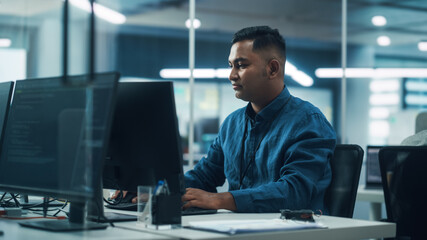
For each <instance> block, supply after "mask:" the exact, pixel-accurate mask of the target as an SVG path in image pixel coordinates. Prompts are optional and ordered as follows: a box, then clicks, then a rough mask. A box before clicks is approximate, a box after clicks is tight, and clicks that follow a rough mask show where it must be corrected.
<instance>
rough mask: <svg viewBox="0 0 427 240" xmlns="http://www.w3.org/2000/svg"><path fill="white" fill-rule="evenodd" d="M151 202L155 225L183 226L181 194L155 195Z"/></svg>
mask: <svg viewBox="0 0 427 240" xmlns="http://www.w3.org/2000/svg"><path fill="white" fill-rule="evenodd" d="M151 201H152V202H151V204H152V205H151V217H152V224H153V225H174V226H180V225H181V194H179V193H171V194H159V195H153V196H152V200H151Z"/></svg>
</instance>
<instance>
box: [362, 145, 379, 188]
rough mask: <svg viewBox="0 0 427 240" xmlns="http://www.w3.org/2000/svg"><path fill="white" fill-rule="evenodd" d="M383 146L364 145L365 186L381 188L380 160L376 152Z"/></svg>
mask: <svg viewBox="0 0 427 240" xmlns="http://www.w3.org/2000/svg"><path fill="white" fill-rule="evenodd" d="M382 147H383V146H372V145H368V146H367V147H366V183H365V187H366V188H372V189H382V183H381V171H380V161H379V159H378V153H379V151H380V149H381V148H382Z"/></svg>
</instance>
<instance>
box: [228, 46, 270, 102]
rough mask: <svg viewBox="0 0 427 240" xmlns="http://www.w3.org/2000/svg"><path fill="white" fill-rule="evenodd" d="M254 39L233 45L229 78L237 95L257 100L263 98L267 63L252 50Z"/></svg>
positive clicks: (229, 58) (229, 61) (240, 97)
mask: <svg viewBox="0 0 427 240" xmlns="http://www.w3.org/2000/svg"><path fill="white" fill-rule="evenodd" d="M252 44H253V41H252V40H245V41H241V42H236V43H235V44H233V46H231V49H230V56H229V57H228V63H229V65H230V67H231V73H230V76H229V80H230V81H231V84H232V86H233V89H234V91H235V93H236V97H237V98H239V99H242V100H244V101H250V102H256V101H257V100H259V99H262V98H263V94H264V91H263V89H265V83H266V81H267V63H266V61H265V59H264V58H262V56H260V55H259V54H257V53H255V52H253V51H252Z"/></svg>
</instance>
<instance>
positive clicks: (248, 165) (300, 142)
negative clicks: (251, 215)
mask: <svg viewBox="0 0 427 240" xmlns="http://www.w3.org/2000/svg"><path fill="white" fill-rule="evenodd" d="M245 128H246V130H245ZM242 143H244V146H243V144H242ZM335 144H336V136H335V132H334V130H333V128H332V126H331V125H330V123H329V122H328V121H327V120H326V118H325V117H324V115H323V114H322V113H321V112H320V110H319V109H318V108H316V107H314V106H313V105H312V104H310V103H308V102H306V101H303V100H301V99H299V98H297V97H294V96H292V95H290V93H289V91H288V89H287V88H286V87H285V88H284V90H283V91H282V92H281V94H280V95H279V96H278V97H277V98H276V99H274V100H273V101H272V102H271V103H270V104H269V105H267V106H266V107H264V108H263V109H262V110H261V111H260V112H259V113H258V114H256V115H255V113H254V112H253V109H252V107H251V105H250V104H248V106H247V107H245V108H241V109H238V110H237V111H235V112H233V113H231V114H230V115H229V116H228V117H227V118H226V119H225V120H224V122H223V124H222V126H221V128H220V131H219V133H218V136H217V138H216V139H215V140H214V142H213V144H212V145H211V146H210V148H209V151H208V154H207V157H206V158H202V159H201V160H200V161H199V162H198V163H197V164H196V166H195V168H194V170H191V171H188V172H187V173H186V174H185V185H186V187H194V188H200V189H203V190H206V191H209V192H215V191H216V187H217V186H222V185H223V184H224V182H225V179H227V180H228V183H229V192H230V193H231V194H232V195H233V197H234V200H235V203H236V207H237V212H279V210H280V209H312V210H318V209H320V210H322V211H324V212H328V210H327V209H325V207H324V204H323V199H324V195H325V190H326V188H327V187H328V186H329V183H330V181H331V169H330V165H329V159H330V158H331V157H332V155H333V151H334V149H335ZM242 154H244V155H242ZM240 182H241V186H240Z"/></svg>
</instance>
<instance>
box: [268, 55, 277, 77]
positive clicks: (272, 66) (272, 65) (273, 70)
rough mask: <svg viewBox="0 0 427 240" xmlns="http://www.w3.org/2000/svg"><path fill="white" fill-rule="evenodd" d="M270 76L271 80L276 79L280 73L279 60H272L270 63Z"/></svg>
mask: <svg viewBox="0 0 427 240" xmlns="http://www.w3.org/2000/svg"><path fill="white" fill-rule="evenodd" d="M268 70H269V71H268V75H269V77H270V78H275V77H276V76H277V74H279V71H280V62H279V61H278V60H277V59H272V60H270V62H269V63H268Z"/></svg>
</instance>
